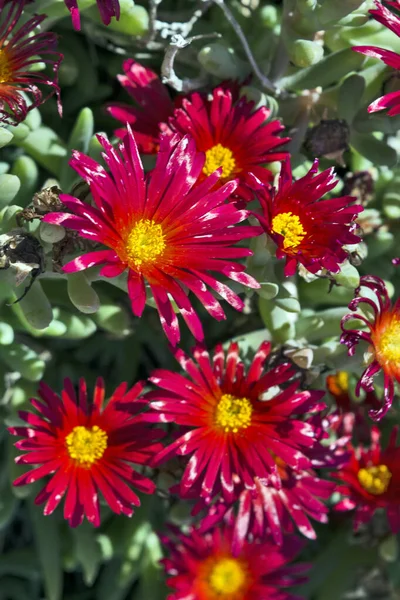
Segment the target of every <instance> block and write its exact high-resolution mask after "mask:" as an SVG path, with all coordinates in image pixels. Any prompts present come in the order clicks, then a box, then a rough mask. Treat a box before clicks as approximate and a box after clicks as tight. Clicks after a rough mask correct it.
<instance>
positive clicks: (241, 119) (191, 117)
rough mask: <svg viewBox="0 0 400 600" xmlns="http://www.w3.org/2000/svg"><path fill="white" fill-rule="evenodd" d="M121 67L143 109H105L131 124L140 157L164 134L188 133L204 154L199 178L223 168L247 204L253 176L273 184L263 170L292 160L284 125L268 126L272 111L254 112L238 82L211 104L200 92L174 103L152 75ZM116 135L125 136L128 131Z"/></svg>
mask: <svg viewBox="0 0 400 600" xmlns="http://www.w3.org/2000/svg"><path fill="white" fill-rule="evenodd" d="M123 68H124V71H125V75H120V76H119V77H118V79H119V81H120V83H121V84H122V85H123V87H124V88H125V89H126V91H127V92H128V94H130V96H132V98H133V99H134V101H135V102H136V104H138V105H139V107H136V106H128V105H126V104H115V103H114V104H111V105H109V106H108V107H107V110H108V112H109V113H110V114H111V115H112V116H113V117H115V118H116V119H118V120H119V121H122V122H123V123H124V124H125V123H130V124H131V125H132V129H133V130H134V132H135V136H136V139H137V141H138V145H139V148H140V150H141V152H144V153H147V154H148V153H150V154H153V153H155V152H157V149H158V145H159V135H160V133H165V132H169V134H171V133H172V131H174V132H178V133H179V134H181V135H186V134H190V135H191V136H192V137H193V138H194V140H195V142H196V147H197V150H200V151H202V152H205V154H206V161H205V164H204V167H203V172H202V175H201V179H204V178H205V177H207V175H211V173H213V172H214V171H215V170H216V169H218V168H220V167H222V177H221V182H226V181H230V180H232V179H234V178H238V179H239V187H238V189H237V190H236V192H235V193H236V195H238V196H240V197H242V198H244V199H246V200H251V199H252V197H253V193H252V192H251V191H250V190H249V187H253V185H254V183H253V176H256V177H257V178H258V179H259V180H260V181H261V182H263V183H268V182H269V181H271V179H272V173H271V172H270V171H269V170H268V169H266V168H265V167H264V166H263V165H264V164H265V163H268V162H272V161H275V160H283V159H284V158H285V157H286V156H287V155H288V153H287V152H285V151H283V150H282V149H281V146H282V145H283V144H285V143H286V142H287V141H288V140H289V138H279V137H278V136H277V134H278V133H279V132H280V131H282V129H283V126H282V125H281V124H280V122H279V121H277V120H274V121H270V122H269V123H266V121H267V119H268V117H269V116H270V111H269V110H268V109H267V108H265V107H264V108H259V109H257V110H254V102H249V101H247V100H246V99H245V98H240V97H239V90H240V87H239V85H238V83H237V82H232V81H230V82H223V83H222V84H221V85H220V86H218V87H217V88H215V89H214V91H213V93H212V98H211V99H209V98H208V97H207V95H206V94H199V93H197V92H196V93H193V94H190V95H187V96H184V95H180V96H178V97H177V98H176V101H175V102H173V101H172V100H171V99H170V96H169V94H168V91H167V88H166V87H165V86H164V85H163V84H162V83H161V81H160V79H159V78H158V76H157V75H156V73H154V71H152V70H151V69H148V68H147V67H144V66H143V65H140V64H139V63H137V62H135V61H134V60H132V59H129V60H126V61H125V62H124V64H123ZM115 133H116V134H117V135H118V136H122V135H123V133H124V130H123V129H118V130H117V131H116V132H115ZM136 134H138V135H136Z"/></svg>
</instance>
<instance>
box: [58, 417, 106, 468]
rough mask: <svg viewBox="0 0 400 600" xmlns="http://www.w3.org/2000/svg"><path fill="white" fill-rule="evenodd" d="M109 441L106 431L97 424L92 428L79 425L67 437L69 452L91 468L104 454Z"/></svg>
mask: <svg viewBox="0 0 400 600" xmlns="http://www.w3.org/2000/svg"><path fill="white" fill-rule="evenodd" d="M107 442H108V436H107V434H106V432H105V431H103V430H102V429H100V427H98V426H97V425H94V426H93V427H92V428H91V429H88V428H87V427H83V426H82V425H77V426H76V427H74V428H73V430H72V431H71V433H70V434H69V435H67V437H66V438H65V443H66V445H67V450H68V454H69V455H70V457H71V458H73V459H74V460H76V462H77V463H78V464H79V466H80V467H84V468H85V469H90V467H91V466H92V465H93V463H95V462H96V461H97V460H99V459H100V458H101V457H102V456H103V454H104V452H105V450H106V448H107Z"/></svg>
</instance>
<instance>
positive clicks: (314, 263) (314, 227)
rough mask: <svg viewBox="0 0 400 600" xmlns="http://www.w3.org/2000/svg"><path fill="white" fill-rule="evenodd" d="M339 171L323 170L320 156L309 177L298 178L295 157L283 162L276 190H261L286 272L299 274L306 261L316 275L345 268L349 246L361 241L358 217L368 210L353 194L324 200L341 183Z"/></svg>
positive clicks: (265, 222)
mask: <svg viewBox="0 0 400 600" xmlns="http://www.w3.org/2000/svg"><path fill="white" fill-rule="evenodd" d="M337 183H338V179H336V178H335V173H334V170H333V169H327V170H326V171H323V172H322V173H318V160H315V161H314V164H313V166H312V168H311V169H310V171H309V172H308V173H307V175H305V176H304V177H301V178H300V179H298V180H297V181H293V176H292V169H291V166H290V161H289V160H287V161H285V162H284V163H283V164H282V169H281V174H280V178H279V185H278V188H277V189H276V190H272V191H271V190H270V189H268V188H264V189H261V190H258V191H257V196H258V198H259V199H260V201H261V204H262V207H263V212H262V215H261V216H259V220H260V223H261V224H262V225H263V227H264V229H265V231H266V233H267V234H268V235H269V236H270V237H271V238H272V240H273V241H274V242H275V243H276V245H277V251H276V256H277V258H285V259H286V265H285V275H286V276H289V275H294V273H295V272H296V268H297V265H298V264H299V263H300V264H302V265H304V267H306V269H308V270H309V271H310V272H311V273H317V272H318V271H320V270H321V269H327V270H328V271H331V272H332V273H338V272H339V271H340V263H342V262H343V261H344V260H346V258H347V256H348V253H347V251H346V250H345V249H344V248H343V246H344V245H346V244H357V243H358V242H360V238H359V237H358V236H357V235H355V234H354V231H355V229H356V227H357V225H356V223H355V219H356V218H357V215H358V214H359V213H360V212H362V210H363V208H362V207H361V206H360V205H355V204H354V200H355V198H352V197H351V196H343V197H341V198H331V199H328V200H320V199H321V198H322V196H324V195H325V194H326V193H328V192H329V191H331V190H332V189H333V188H335V187H336V185H337Z"/></svg>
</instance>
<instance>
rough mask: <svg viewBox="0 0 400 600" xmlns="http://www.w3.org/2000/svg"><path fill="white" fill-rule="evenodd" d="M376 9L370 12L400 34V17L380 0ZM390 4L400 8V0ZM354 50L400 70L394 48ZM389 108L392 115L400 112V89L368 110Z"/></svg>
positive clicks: (398, 58) (399, 56)
mask: <svg viewBox="0 0 400 600" xmlns="http://www.w3.org/2000/svg"><path fill="white" fill-rule="evenodd" d="M375 4H376V9H375V10H370V11H369V13H370V14H371V15H372V16H373V17H374V19H375V20H376V21H379V23H382V25H385V27H387V28H388V29H390V30H391V31H393V33H395V34H396V35H397V36H400V17H399V16H398V15H397V14H396V13H395V12H392V11H390V10H389V9H388V8H386V7H385V6H384V4H382V3H381V2H379V1H378V0H376V1H375ZM386 4H387V5H388V6H391V7H393V8H394V9H396V10H400V0H393V1H392V2H389V1H387V2H386ZM353 50H355V51H356V52H361V54H365V55H366V56H371V57H372V58H379V59H380V60H382V61H383V62H384V63H385V64H386V65H388V67H393V69H396V70H397V71H399V70H400V54H397V52H393V51H392V50H385V49H384V48H378V47H376V46H353ZM385 108H388V109H389V111H388V114H389V115H390V116H394V115H398V114H400V90H397V91H395V92H389V93H388V94H385V95H384V96H381V97H380V98H378V99H377V100H375V101H374V102H372V103H371V104H370V105H369V106H368V112H370V113H373V112H376V111H378V110H384V109H385Z"/></svg>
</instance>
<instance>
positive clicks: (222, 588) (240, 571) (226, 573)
mask: <svg viewBox="0 0 400 600" xmlns="http://www.w3.org/2000/svg"><path fill="white" fill-rule="evenodd" d="M246 580H247V570H246V568H245V566H244V565H243V564H242V563H241V562H240V561H238V560H235V559H234V558H222V559H220V560H219V561H217V562H216V564H215V565H214V566H213V567H212V569H211V572H210V575H209V579H208V584H209V586H210V588H211V590H212V591H213V592H214V594H216V595H217V597H218V598H229V600H230V598H232V594H237V593H238V592H240V591H241V590H242V589H243V587H244V586H245V584H246ZM235 597H236V596H235Z"/></svg>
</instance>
